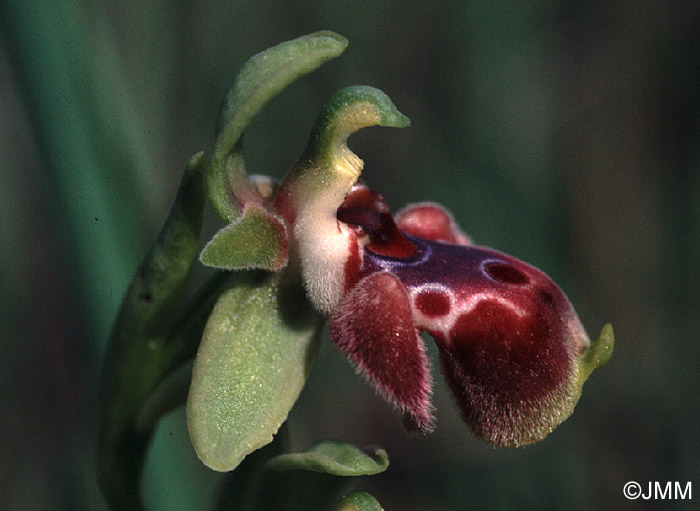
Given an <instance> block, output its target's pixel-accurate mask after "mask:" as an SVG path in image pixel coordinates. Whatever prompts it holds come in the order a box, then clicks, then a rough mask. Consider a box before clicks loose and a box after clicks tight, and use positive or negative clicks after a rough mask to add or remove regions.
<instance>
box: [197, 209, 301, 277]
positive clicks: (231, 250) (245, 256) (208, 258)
mask: <svg viewBox="0 0 700 511" xmlns="http://www.w3.org/2000/svg"><path fill="white" fill-rule="evenodd" d="M199 260H200V261H201V262H202V264H203V265H205V266H212V267H214V268H221V269H225V270H241V269H261V270H270V271H278V270H280V269H281V268H283V267H284V265H285V264H287V229H286V227H285V225H284V222H282V220H281V219H279V218H278V217H276V216H275V215H273V214H272V213H270V212H269V211H267V210H266V209H264V208H263V207H261V206H259V205H257V204H248V205H247V206H246V207H245V209H244V211H243V214H242V215H241V216H240V217H239V218H238V219H237V220H235V221H234V222H233V223H230V224H228V225H226V226H224V227H223V228H222V229H221V230H220V231H219V232H217V233H216V234H215V235H214V237H213V238H212V239H211V241H210V242H209V243H207V245H206V246H205V247H204V250H202V253H201V254H200V256H199Z"/></svg>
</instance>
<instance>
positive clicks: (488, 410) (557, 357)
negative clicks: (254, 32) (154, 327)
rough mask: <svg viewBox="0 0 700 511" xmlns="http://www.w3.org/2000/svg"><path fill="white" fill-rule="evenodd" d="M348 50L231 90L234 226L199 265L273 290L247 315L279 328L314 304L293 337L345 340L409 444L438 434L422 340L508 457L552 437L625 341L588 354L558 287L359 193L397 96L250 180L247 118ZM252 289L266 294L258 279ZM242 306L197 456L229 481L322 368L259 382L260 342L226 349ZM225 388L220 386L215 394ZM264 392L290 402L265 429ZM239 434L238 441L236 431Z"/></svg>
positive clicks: (208, 353)
mask: <svg viewBox="0 0 700 511" xmlns="http://www.w3.org/2000/svg"><path fill="white" fill-rule="evenodd" d="M343 41H344V40H341V39H340V38H339V36H335V35H333V34H329V33H322V34H316V35H314V36H312V37H310V38H306V39H304V40H303V42H299V41H297V42H293V43H283V45H280V46H279V47H276V48H273V49H272V50H268V51H267V52H265V54H263V55H262V56H258V57H257V58H256V57H254V58H253V59H251V61H249V63H248V64H246V66H247V67H245V68H244V69H243V71H242V72H241V76H246V73H247V74H248V75H255V74H256V73H257V74H258V75H260V76H262V78H261V83H263V85H264V87H257V86H256V87H253V86H250V87H249V88H248V89H246V88H245V87H243V86H240V85H239V86H236V85H235V84H234V87H233V88H232V92H231V93H230V94H229V96H228V97H227V101H226V102H225V105H224V113H223V114H222V120H221V122H220V134H219V139H218V140H217V146H216V148H215V151H214V154H213V158H212V162H211V164H210V168H209V171H208V175H207V180H208V187H209V198H210V200H211V202H212V204H213V205H214V207H215V209H216V210H217V212H218V213H219V214H220V216H221V217H222V219H223V220H224V221H225V222H226V225H225V226H224V227H223V228H222V229H221V230H220V231H219V232H218V233H217V234H216V235H215V236H214V238H213V239H212V240H211V241H210V242H209V244H207V246H206V247H205V248H204V250H203V252H202V254H201V256H200V260H201V261H202V262H203V263H204V264H206V265H208V266H214V267H217V268H222V269H228V270H250V269H258V270H264V272H266V273H265V274H266V275H270V276H274V277H269V278H268V277H265V278H267V279H268V280H265V281H264V282H265V284H264V286H266V287H262V286H263V284H259V286H261V287H260V289H262V291H260V294H259V298H255V299H254V300H253V299H251V300H252V301H251V303H254V304H256V305H255V307H258V309H259V310H265V309H263V307H267V306H268V305H265V303H267V302H269V303H272V305H269V307H270V309H269V310H270V311H271V312H270V317H271V318H272V319H269V321H270V325H271V326H270V328H271V329H276V330H275V332H277V331H280V329H281V328H282V327H281V326H280V321H281V322H283V321H284V317H283V316H284V314H283V313H284V310H283V309H284V303H283V302H284V299H283V297H282V295H283V294H285V293H286V294H288V293H289V292H290V291H289V290H290V289H296V288H298V289H299V290H302V289H303V294H305V296H306V299H307V300H308V303H309V304H310V305H309V306H308V307H307V308H306V309H303V310H302V312H299V313H298V314H296V316H297V317H304V318H310V319H308V321H306V320H305V321H306V323H305V325H306V326H304V328H305V329H306V330H303V329H301V330H300V329H296V330H293V331H290V332H292V333H293V334H294V335H297V332H299V331H302V330H303V331H304V332H307V333H306V334H304V335H306V337H307V338H309V339H312V338H315V337H317V336H318V330H319V328H320V325H321V321H320V319H321V318H322V317H323V318H327V320H328V323H329V332H330V337H331V340H332V342H333V343H334V344H335V345H336V346H337V347H338V348H339V349H340V350H341V351H342V352H343V353H344V354H345V355H346V356H347V358H348V359H349V360H350V362H351V363H352V364H353V365H354V367H355V368H356V370H357V371H358V373H360V374H361V375H362V376H363V377H365V378H366V379H367V380H368V381H369V382H370V383H371V384H372V385H373V386H374V388H375V389H376V391H377V392H378V394H380V395H381V396H382V397H383V398H385V399H386V400H387V401H388V402H389V403H390V404H391V405H392V406H393V407H395V408H396V409H397V410H398V411H399V413H400V414H401V415H402V417H403V419H404V424H405V425H406V428H407V429H408V430H417V431H420V432H429V431H431V430H432V429H433V427H434V423H435V419H434V411H433V406H432V404H431V395H432V385H433V384H432V376H431V363H430V361H429V359H428V355H427V351H426V347H425V345H424V340H423V337H422V335H421V334H422V333H423V332H426V333H427V334H428V335H429V336H430V337H432V339H433V340H434V342H435V343H436V344H437V348H438V351H439V358H440V360H439V363H440V367H441V369H442V373H443V374H444V377H445V379H446V380H447V383H448V385H449V387H450V389H451V390H452V393H453V395H454V398H455V401H456V403H457V405H458V406H459V408H460V410H461V414H462V417H463V419H464V420H465V422H466V423H467V424H468V425H469V427H470V428H471V430H472V431H473V432H474V433H475V434H476V435H477V436H478V437H480V438H482V439H483V440H485V441H486V442H489V443H491V444H494V445H497V446H505V447H511V446H520V445H525V444H529V443H532V442H536V441H539V440H541V439H543V438H544V437H545V436H546V435H547V434H548V433H550V432H551V431H552V430H553V429H554V428H555V427H556V426H557V425H559V424H560V423H561V422H562V421H564V420H565V419H566V418H567V417H568V416H569V415H570V414H571V413H572V411H573V409H574V406H575V405H576V402H577V401H578V399H579V396H580V394H581V387H582V385H583V383H584V381H585V380H586V379H587V378H588V376H589V375H590V373H591V372H592V371H593V369H595V368H597V367H599V366H600V365H602V364H604V363H605V362H606V361H607V360H608V358H609V357H610V354H611V352H612V346H613V336H612V329H611V328H610V327H609V325H606V326H605V327H604V328H603V330H602V332H601V335H600V338H599V340H598V341H597V342H595V343H591V341H590V340H589V338H588V336H587V335H586V332H585V330H584V328H583V326H582V325H581V322H580V320H579V318H578V316H577V314H576V312H575V311H574V309H573V307H572V305H571V303H570V302H569V300H568V299H567V297H566V296H565V294H564V293H563V292H562V290H561V289H560V288H559V287H557V285H556V284H555V283H554V282H553V281H552V280H551V279H550V278H549V277H548V276H547V275H546V274H544V273H543V272H542V271H540V270H538V269H537V268H535V267H533V266H530V265H528V264H526V263H524V262H522V261H519V260H518V259H516V258H514V257H511V256H508V255H505V254H503V253H500V252H498V251H496V250H492V249H490V248H484V247H480V246H477V245H474V244H473V243H472V242H471V240H470V238H469V237H468V236H467V235H465V234H464V233H463V232H462V231H461V230H460V228H459V227H458V226H457V224H456V222H455V220H454V218H453V217H452V215H451V214H450V213H448V212H447V211H446V210H445V209H444V208H442V207H441V206H439V205H437V204H435V203H431V202H425V203H419V204H414V205H409V206H407V207H406V208H404V209H403V210H401V211H400V212H398V213H397V214H396V215H395V216H393V215H392V214H391V212H390V210H389V207H388V205H387V203H386V201H385V200H384V198H383V197H382V195H381V194H379V193H378V192H375V191H373V190H371V189H369V188H368V187H367V186H366V185H365V184H363V183H362V181H361V180H360V176H361V172H362V169H363V162H362V160H361V159H360V158H359V157H358V156H357V155H356V154H354V153H353V152H352V151H351V150H350V149H349V148H348V146H347V139H348V137H349V136H350V135H351V134H352V133H354V132H356V131H357V130H359V129H362V128H365V127H369V126H375V125H379V126H389V127H407V126H408V125H409V121H408V119H407V118H406V117H405V116H404V115H403V114H401V113H400V112H399V111H398V110H397V108H396V107H395V105H394V104H393V103H392V102H391V100H390V99H389V98H388V97H387V96H386V95H385V94H384V93H383V92H381V91H379V90H378V89H375V88H372V87H367V86H354V87H348V88H346V89H343V90H341V91H340V92H338V93H337V94H336V95H335V96H333V98H332V99H331V100H330V101H329V102H328V103H327V105H326V106H325V107H324V108H323V110H322V112H321V114H320V116H319V118H318V120H317V122H316V124H315V126H314V127H313V129H312V132H311V137H310V140H309V142H308V145H307V147H306V149H305V150H304V151H303V153H302V155H301V156H300V157H299V159H298V160H297V161H296V163H295V164H294V165H293V166H292V168H291V170H290V171H289V172H288V173H287V175H286V176H285V177H284V178H283V179H282V180H281V182H279V183H277V182H276V181H275V180H274V179H272V178H268V177H261V176H252V177H249V176H248V175H247V174H246V171H245V168H244V164H243V156H242V145H241V142H240V136H241V134H242V132H243V130H244V128H245V127H246V126H247V123H248V122H249V120H250V119H251V118H252V116H254V115H255V114H256V113H257V110H259V108H260V107H261V106H262V104H263V103H264V102H265V101H266V100H267V99H269V97H271V96H273V95H274V94H276V93H277V92H279V90H281V89H282V88H283V87H284V86H286V84H287V83H290V82H291V81H293V80H294V79H296V78H297V77H298V76H300V75H301V74H304V73H307V72H309V71H310V70H312V69H314V68H315V67H318V65H320V64H321V63H322V62H324V61H325V60H327V59H328V58H330V57H332V56H335V55H337V54H339V53H340V52H341V51H342V50H343V49H344V44H346V42H345V43H344V42H343ZM285 44H286V45H287V46H285ZM289 44H297V45H299V44H304V45H305V46H304V50H303V51H304V52H305V55H307V56H308V55H311V54H313V55H315V56H313V58H311V57H309V58H307V59H306V60H304V59H301V60H300V59H299V58H298V55H299V52H298V51H297V50H298V48H297V49H290V48H291V47H290V46H288V45H289ZM341 46H342V47H341ZM295 51H296V53H295ZM314 52H315V53H314ZM310 62H311V63H310ZM261 90H262V91H263V92H262V93H261V92H260V91H261ZM266 91H267V92H266ZM256 94H267V96H265V97H264V98H263V99H260V98H258V97H257V96H256ZM251 98H252V99H251ZM256 98H257V99H256ZM260 278H261V279H263V277H260ZM270 279H272V280H270ZM245 285H246V286H249V288H250V289H257V288H255V287H254V286H255V285H257V284H253V283H251V281H246V284H245ZM246 289H248V288H246ZM253 292H254V291H251V293H253ZM235 293H238V294H235ZM235 293H233V292H232V294H231V295H230V297H229V298H225V300H228V301H227V302H226V303H227V304H228V305H226V307H228V308H229V309H231V310H234V311H235V312H225V311H224V307H223V306H222V307H221V308H220V309H217V308H216V307H215V309H214V311H213V313H212V316H211V318H210V320H209V322H210V324H212V325H215V326H211V328H210V326H209V325H208V326H207V328H206V329H205V334H204V339H203V341H202V345H201V346H200V351H199V355H198V358H197V360H196V362H195V367H194V372H193V381H192V387H191V390H190V400H189V402H188V421H189V423H190V433H191V436H192V439H193V443H194V444H195V448H196V449H197V451H198V453H199V454H200V457H202V459H203V460H205V463H207V464H209V465H210V466H214V468H219V469H222V470H225V469H230V468H231V467H232V466H235V465H236V464H237V463H238V461H239V460H240V458H241V457H242V456H244V455H245V454H247V453H248V452H251V451H252V450H255V449H256V448H257V447H259V446H261V445H264V444H265V443H267V442H269V441H270V438H271V435H272V434H274V432H275V431H276V428H277V427H279V424H280V423H281V422H282V421H283V420H284V419H285V418H286V414H287V412H288V410H289V408H291V405H292V404H293V402H294V401H295V400H296V397H297V396H298V393H299V392H300V390H301V387H302V386H303V381H304V378H305V375H306V371H308V365H309V364H308V360H309V355H308V354H309V352H311V355H312V354H313V351H314V350H315V348H313V347H310V348H308V350H306V351H304V350H301V351H297V352H294V357H296V358H297V359H298V360H300V361H304V362H303V364H304V366H303V374H301V375H299V376H298V377H297V376H295V377H294V379H293V381H294V382H295V383H294V384H293V385H290V384H284V385H282V384H280V383H278V381H277V380H276V379H275V378H277V377H278V376H277V375H279V374H282V373H283V372H284V371H286V369H284V368H283V366H282V365H281V363H280V362H278V361H277V362H274V364H273V363H270V364H271V366H270V367H271V369H270V370H269V371H268V372H267V373H264V374H268V375H271V376H269V377H266V378H262V377H261V376H260V375H261V374H262V373H263V372H264V371H262V370H261V369H259V368H256V369H254V370H251V372H250V373H248V372H246V371H248V366H246V367H242V363H241V362H240V360H241V356H240V355H238V356H237V358H234V357H233V355H231V353H233V352H234V351H235V350H238V349H240V350H249V349H253V348H251V347H250V346H254V343H255V342H257V341H256V339H255V338H252V339H248V340H246V341H245V342H247V343H251V344H247V345H246V347H245V348H238V347H235V349H234V348H231V347H230V346H228V345H226V347H225V349H223V348H219V347H217V346H218V345H219V344H221V343H226V342H229V341H227V340H225V339H229V338H233V337H236V336H243V337H245V335H246V333H245V332H244V330H245V329H246V328H248V329H250V328H252V327H251V326H250V325H248V324H247V323H245V325H243V324H242V323H241V322H242V321H243V320H242V319H241V314H244V313H245V310H246V309H244V307H245V305H242V303H243V302H241V300H242V298H241V297H242V296H244V293H243V294H242V293H241V292H240V291H235ZM256 296H258V295H256ZM235 300H238V301H235ZM266 300H267V302H266ZM234 301H235V304H234ZM301 301H302V302H303V301H304V299H303V298H301ZM285 303H287V302H285ZM299 303H301V302H299V301H297V304H299ZM217 307H218V306H217ZM251 307H252V306H251ZM302 308H303V307H302ZM258 309H255V310H256V311H258ZM219 310H221V312H218V311H219ZM256 314H257V312H256ZM280 317H282V319H279V318H280ZM286 317H289V315H287V316H286ZM275 318H276V319H275ZM316 318H317V319H316ZM256 321H257V320H256ZM260 321H262V322H263V323H255V328H258V329H259V330H256V331H257V332H258V334H256V335H258V336H261V335H262V336H263V337H265V335H263V334H261V333H260V332H263V330H264V325H265V324H267V323H264V322H265V321H268V319H261V320H260ZM273 322H274V324H273ZM239 323H241V324H240V325H239ZM216 325H219V326H216ZM220 325H224V326H220ZM260 325H263V326H260ZM244 326H245V328H244ZM210 330H211V331H216V332H217V333H215V334H211V335H210V334H208V332H209V331H210ZM290 335H291V334H290ZM210 338H213V340H210ZM294 339H296V337H294ZM236 342H237V343H239V344H240V343H241V342H243V341H239V340H237V341H236ZM290 342H291V341H289V342H287V341H285V340H280V341H279V345H275V346H284V347H275V348H274V350H277V351H275V352H274V353H272V354H270V353H268V352H267V351H265V352H264V353H263V354H262V355H261V353H262V352H261V351H255V353H254V354H252V355H245V356H244V357H243V359H245V360H246V361H248V362H246V363H249V365H251V364H252V365H255V364H265V363H267V362H265V360H266V357H272V358H274V357H277V359H279V358H280V357H282V355H279V354H277V355H275V353H278V352H279V351H280V350H286V349H290V348H289V347H288V346H289V345H290ZM295 342H296V341H295ZM309 342H311V341H309ZM216 343H218V344H216ZM292 344H293V343H292ZM236 346H238V345H236ZM309 346H311V345H309ZM255 349H257V348H255ZM261 349H262V348H261ZM265 349H267V348H265ZM305 349H306V348H305ZM274 350H273V351H274ZM246 353H247V351H246ZM248 356H250V357H251V358H250V360H249V359H248V358H245V357H248ZM277 359H275V360H277ZM301 363H302V362H299V363H297V365H299V364H301ZM212 368H213V369H212ZM211 374H215V375H216V377H215V378H214V380H216V382H218V383H215V384H213V383H212V378H213V377H211ZM230 380H233V381H234V382H235V385H234V384H231V383H229V381H230ZM271 381H272V382H274V383H270V382H271ZM285 381H287V380H285ZM251 382H253V383H251ZM221 386H226V388H225V389H224V390H221V389H219V387H221ZM281 387H284V388H281ZM217 389H219V390H217ZM246 389H248V390H246ZM260 389H264V390H260ZM251 393H253V394H255V395H256V396H257V395H258V394H260V395H265V396H267V395H268V394H269V395H271V396H273V397H270V398H268V397H265V399H267V401H265V402H266V403H268V404H270V406H272V401H275V405H276V404H277V402H283V403H284V404H283V405H280V408H281V412H280V413H279V414H277V415H275V416H274V418H268V417H267V416H265V417H263V418H259V419H258V418H256V417H258V415H256V414H257V410H254V407H253V405H251V404H250V403H249V402H255V403H257V401H256V399H257V397H256V398H251V397H250V396H251V395H252V394H251ZM211 395H215V396H216V402H215V403H214V404H212V402H213V399H212V398H210V396H211ZM232 396H233V397H232ZM232 399H234V401H235V403H236V404H235V405H232V404H231V400H232ZM261 399H262V398H261ZM257 406H258V407H259V405H257ZM231 409H235V410H234V412H230V410H231ZM240 410H243V412H242V411H240ZM227 414H229V415H235V418H236V420H238V422H239V423H240V422H241V420H244V421H248V422H249V423H251V424H253V426H251V428H250V431H247V432H246V433H245V434H242V435H241V436H240V437H236V438H235V439H232V438H231V437H227V436H226V435H227V434H228V433H227V431H228V430H227V429H226V427H225V426H222V425H221V417H222V416H226V415H227ZM242 418H243V419H242ZM231 420H232V421H233V419H231ZM258 421H259V422H261V423H264V424H265V426H264V427H263V429H264V431H265V432H264V433H261V434H260V438H257V437H256V439H255V440H254V441H253V440H250V438H249V437H251V436H253V435H254V434H256V433H253V432H252V431H253V430H254V429H256V428H258ZM268 422H269V424H268ZM240 429H241V427H240V426H236V427H234V428H232V430H235V434H236V435H238V434H239V433H238V432H239V430H240ZM202 431H204V433H202ZM232 434H233V433H232ZM263 437H264V438H263ZM227 442H230V443H233V444H236V442H238V443H242V444H243V445H244V447H243V448H241V449H239V450H240V451H241V452H236V454H235V455H234V454H229V453H227V454H226V455H225V456H224V457H227V459H226V461H225V463H222V464H217V463H218V461H212V459H217V458H219V457H222V456H221V455H220V452H221V451H222V450H224V451H226V449H227V447H225V445H228V444H227ZM207 460H209V462H208V461H207ZM222 466H223V468H222Z"/></svg>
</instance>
